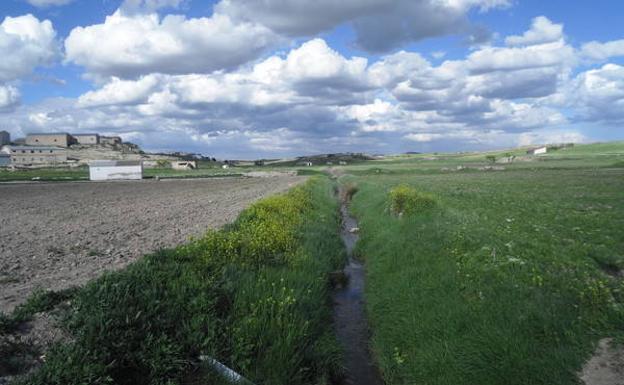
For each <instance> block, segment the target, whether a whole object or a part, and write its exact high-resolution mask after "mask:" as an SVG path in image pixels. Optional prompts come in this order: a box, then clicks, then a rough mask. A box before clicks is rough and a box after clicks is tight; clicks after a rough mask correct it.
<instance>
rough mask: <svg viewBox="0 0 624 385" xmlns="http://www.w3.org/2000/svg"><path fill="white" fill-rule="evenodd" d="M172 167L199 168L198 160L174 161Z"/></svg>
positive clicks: (182, 168)
mask: <svg viewBox="0 0 624 385" xmlns="http://www.w3.org/2000/svg"><path fill="white" fill-rule="evenodd" d="M171 168H172V169H174V170H194V169H196V168H197V162H196V161H194V160H183V161H176V160H174V161H172V162H171Z"/></svg>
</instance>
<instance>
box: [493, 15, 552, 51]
mask: <svg viewBox="0 0 624 385" xmlns="http://www.w3.org/2000/svg"><path fill="white" fill-rule="evenodd" d="M562 38H563V25H562V24H555V23H553V22H552V21H550V20H549V19H548V18H547V17H545V16H538V17H536V18H535V19H533V24H532V25H531V29H529V30H528V31H526V32H525V33H524V34H523V35H522V36H509V37H507V38H506V39H505V43H506V44H507V45H510V46H526V45H537V44H546V43H553V42H556V41H558V40H560V39H562Z"/></svg>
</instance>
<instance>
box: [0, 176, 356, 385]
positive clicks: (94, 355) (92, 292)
mask: <svg viewBox="0 0 624 385" xmlns="http://www.w3.org/2000/svg"><path fill="white" fill-rule="evenodd" d="M337 204H338V203H337V202H336V200H335V199H334V196H333V185H332V184H331V183H330V182H329V179H328V178H316V179H311V180H310V181H308V182H307V183H306V184H305V185H303V186H299V187H295V188H294V189H292V190H290V191H289V192H288V193H287V194H283V195H277V196H273V197H269V198H266V199H263V200H261V201H259V202H258V203H255V204H253V205H252V206H251V207H250V208H248V209H246V210H245V211H243V212H242V213H241V215H240V217H239V218H238V219H237V221H236V222H235V223H233V224H232V225H229V226H227V227H226V228H225V229H223V230H219V231H211V232H208V233H207V234H206V235H205V236H204V237H202V238H200V239H196V240H194V241H192V242H190V243H189V244H186V245H183V246H180V247H178V248H176V249H173V250H163V251H161V252H158V253H156V254H154V255H148V256H146V257H144V258H143V259H141V260H140V261H138V262H136V263H134V264H132V265H130V266H129V267H128V268H126V269H124V270H121V271H118V272H114V273H107V274H105V275H104V276H102V277H101V278H99V279H96V280H95V281H92V282H91V283H89V284H87V285H86V287H84V288H81V289H78V290H74V291H70V292H64V293H37V294H36V295H35V296H33V298H31V299H30V300H29V301H28V302H27V303H26V304H24V305H22V306H20V307H18V308H17V309H16V310H15V312H14V313H13V314H12V315H9V316H7V315H5V316H3V317H1V318H0V333H10V332H11V331H12V329H14V328H16V327H18V325H19V323H20V322H23V321H24V320H27V319H28V318H29V317H31V316H32V314H34V313H35V312H38V311H42V310H49V309H51V308H53V307H54V306H55V304H57V303H59V302H64V301H67V300H69V301H70V305H64V307H66V309H65V310H64V312H65V315H64V317H63V323H62V324H63V327H64V328H65V329H66V330H67V332H68V333H69V335H70V336H71V339H70V340H68V341H66V342H65V343H62V344H57V345H56V346H55V347H53V348H52V349H51V350H50V351H48V352H47V354H46V359H45V363H44V364H43V366H42V367H41V368H40V369H39V370H37V371H35V372H34V373H32V374H30V375H29V376H27V377H26V378H22V379H20V380H17V381H16V382H15V383H17V384H33V385H34V384H41V385H42V384H59V385H60V384H167V385H172V384H183V383H184V384H188V383H204V384H206V383H210V384H217V383H225V381H224V380H223V379H220V378H219V376H218V374H216V373H215V372H214V371H212V370H210V368H208V367H202V366H201V365H200V363H199V360H198V359H199V357H200V356H201V355H207V356H209V357H212V358H214V359H216V360H218V361H220V362H222V363H224V364H226V365H228V366H229V367H231V368H233V369H234V370H236V371H238V372H240V373H241V374H243V375H244V376H245V377H247V378H249V379H250V380H252V381H254V382H257V383H266V384H323V383H329V381H330V380H331V379H332V378H334V377H336V376H338V375H339V374H340V350H339V348H338V345H337V342H336V340H335V338H334V336H333V331H332V328H331V304H330V285H329V280H328V275H329V273H330V272H331V271H334V270H335V269H337V268H339V267H340V266H341V264H342V263H343V260H344V258H345V253H344V249H343V247H342V244H341V241H340V238H339V235H338V229H339V225H340V224H339V217H338V210H337ZM1 350H2V349H0V358H2V359H3V360H4V359H7V358H12V359H13V358H15V354H14V353H15V350H13V351H4V352H2V351H1ZM2 354H8V355H10V356H2ZM18 366H19V362H14V363H13V367H12V368H13V369H14V370H17V369H19V367H18ZM197 368H202V369H201V370H197ZM0 369H4V370H7V368H4V366H2V367H0ZM8 369H11V368H8Z"/></svg>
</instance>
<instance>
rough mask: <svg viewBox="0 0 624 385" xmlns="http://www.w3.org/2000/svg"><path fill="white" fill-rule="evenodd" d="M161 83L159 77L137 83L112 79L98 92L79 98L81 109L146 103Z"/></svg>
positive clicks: (147, 77) (91, 92)
mask: <svg viewBox="0 0 624 385" xmlns="http://www.w3.org/2000/svg"><path fill="white" fill-rule="evenodd" d="M159 81H160V77H159V76H158V75H147V76H144V77H142V78H140V79H139V80H137V81H130V80H120V79H119V78H112V79H111V81H110V82H109V83H107V84H106V85H105V86H104V87H102V88H101V89H99V90H97V91H89V92H87V93H86V94H84V95H82V96H80V97H79V98H78V105H79V106H81V107H94V106H106V105H114V104H139V103H141V102H146V101H147V98H148V96H149V95H150V93H151V92H153V91H154V90H155V88H156V86H157V85H158V83H159Z"/></svg>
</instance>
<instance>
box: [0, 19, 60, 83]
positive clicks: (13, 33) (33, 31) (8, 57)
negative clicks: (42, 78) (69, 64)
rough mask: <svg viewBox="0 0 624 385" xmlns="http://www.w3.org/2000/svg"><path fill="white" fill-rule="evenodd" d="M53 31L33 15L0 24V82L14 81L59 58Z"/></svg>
mask: <svg viewBox="0 0 624 385" xmlns="http://www.w3.org/2000/svg"><path fill="white" fill-rule="evenodd" d="M55 39H56V32H55V31H54V28H53V27H52V23H51V22H50V21H48V20H44V21H39V19H37V18H36V17H34V16H32V15H24V16H18V17H9V16H7V17H5V18H4V21H3V22H2V24H0V57H1V58H2V60H0V82H5V81H9V80H15V79H18V78H21V77H24V76H26V75H29V74H30V73H32V71H33V70H34V69H35V68H36V67H38V66H41V65H46V64H49V63H51V61H52V60H53V59H55V58H56V57H57V55H58V47H57V43H56V40H55Z"/></svg>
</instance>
